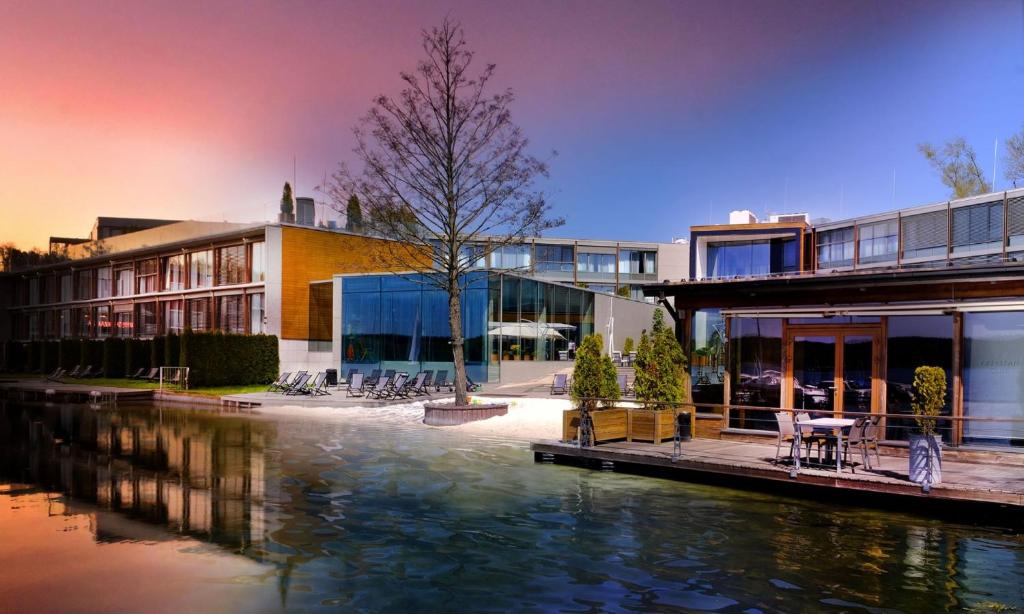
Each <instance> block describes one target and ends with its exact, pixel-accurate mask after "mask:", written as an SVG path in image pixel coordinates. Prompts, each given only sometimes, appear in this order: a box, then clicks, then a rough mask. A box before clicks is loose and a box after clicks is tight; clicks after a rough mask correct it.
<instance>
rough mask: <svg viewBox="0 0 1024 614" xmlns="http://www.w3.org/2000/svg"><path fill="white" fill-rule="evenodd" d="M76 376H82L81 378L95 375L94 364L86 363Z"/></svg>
mask: <svg viewBox="0 0 1024 614" xmlns="http://www.w3.org/2000/svg"><path fill="white" fill-rule="evenodd" d="M75 377H78V378H81V379H85V378H87V377H94V375H93V372H92V365H86V366H85V368H84V369H82V370H81V371H80V372H79V373H78V375H76V376H75Z"/></svg>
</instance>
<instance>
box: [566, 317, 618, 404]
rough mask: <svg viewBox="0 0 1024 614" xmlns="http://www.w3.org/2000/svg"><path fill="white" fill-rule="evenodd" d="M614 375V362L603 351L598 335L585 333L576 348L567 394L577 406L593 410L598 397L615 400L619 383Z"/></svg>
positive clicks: (602, 342) (602, 343) (602, 341)
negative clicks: (570, 382) (570, 384)
mask: <svg viewBox="0 0 1024 614" xmlns="http://www.w3.org/2000/svg"><path fill="white" fill-rule="evenodd" d="M615 375H616V372H615V364H614V363H612V359H611V357H610V356H608V355H607V354H605V353H604V340H603V339H602V338H601V335H599V334H597V333H595V334H593V335H587V336H586V337H585V338H584V339H583V343H581V344H580V346H579V347H578V348H577V349H576V363H575V365H574V366H573V372H572V386H570V388H569V395H570V396H571V397H572V400H573V402H574V403H576V405H577V406H578V407H579V408H580V409H582V410H585V411H593V410H594V409H596V407H597V403H598V401H597V399H602V400H606V401H616V400H618V398H619V384H618V382H617V381H616V379H615Z"/></svg>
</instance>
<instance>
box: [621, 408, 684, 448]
mask: <svg viewBox="0 0 1024 614" xmlns="http://www.w3.org/2000/svg"><path fill="white" fill-rule="evenodd" d="M628 412H629V435H628V438H627V441H650V442H651V443H661V442H663V441H666V440H669V439H673V438H674V437H675V436H676V410H675V409H630V410H628Z"/></svg>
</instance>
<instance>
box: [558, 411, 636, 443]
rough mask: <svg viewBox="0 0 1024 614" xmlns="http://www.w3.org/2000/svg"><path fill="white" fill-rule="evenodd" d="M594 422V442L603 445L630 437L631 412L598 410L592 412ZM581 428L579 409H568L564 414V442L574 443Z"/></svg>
mask: <svg viewBox="0 0 1024 614" xmlns="http://www.w3.org/2000/svg"><path fill="white" fill-rule="evenodd" d="M590 415H591V417H592V418H593V420H594V441H593V442H591V443H601V442H602V441H611V440H613V439H626V438H627V437H628V436H629V410H627V409H618V408H615V409H598V410H596V411H593V412H591V414H590ZM579 426H580V412H579V410H578V409H567V410H565V411H563V412H562V441H572V440H574V439H576V435H577V433H578V430H577V429H579Z"/></svg>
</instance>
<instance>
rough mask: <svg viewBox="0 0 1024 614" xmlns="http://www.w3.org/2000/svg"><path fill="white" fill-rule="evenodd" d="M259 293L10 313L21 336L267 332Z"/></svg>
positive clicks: (54, 336)
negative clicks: (213, 331)
mask: <svg viewBox="0 0 1024 614" xmlns="http://www.w3.org/2000/svg"><path fill="white" fill-rule="evenodd" d="M263 316H264V298H263V294H248V295H242V294H236V295H231V296H218V297H201V298H192V299H175V300H170V301H149V302H145V303H136V304H134V305H132V304H123V305H97V306H92V307H75V308H67V309H53V310H47V311H38V312H32V313H27V314H20V313H19V314H13V318H14V322H13V324H14V333H15V336H16V337H17V338H19V339H58V338H61V337H77V338H97V339H103V338H105V337H152V336H154V335H163V334H167V333H181V332H182V331H184V330H185V329H186V328H190V329H191V330H193V331H210V330H221V331H224V332H228V333H239V334H243V333H251V334H258V333H262V332H265V324H264V318H263Z"/></svg>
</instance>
